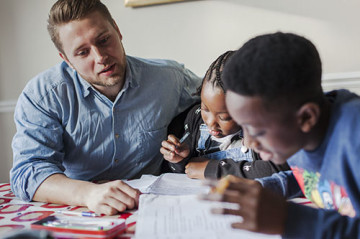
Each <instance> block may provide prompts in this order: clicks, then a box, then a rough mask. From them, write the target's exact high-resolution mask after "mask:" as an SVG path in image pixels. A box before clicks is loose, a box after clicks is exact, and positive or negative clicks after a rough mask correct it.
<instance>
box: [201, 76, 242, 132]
mask: <svg viewBox="0 0 360 239" xmlns="http://www.w3.org/2000/svg"><path fill="white" fill-rule="evenodd" d="M201 117H202V119H203V120H204V122H205V124H206V125H207V127H208V128H209V133H210V134H211V135H213V136H215V137H217V138H222V137H224V136H227V135H230V134H234V133H236V132H237V131H239V130H240V126H238V125H237V124H236V123H235V121H234V120H233V119H232V118H231V116H230V114H229V112H228V111H227V109H226V105H225V94H224V92H223V91H222V89H221V88H219V87H213V85H212V84H211V83H208V82H204V84H203V87H202V90H201Z"/></svg>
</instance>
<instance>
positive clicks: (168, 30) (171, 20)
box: [0, 0, 360, 182]
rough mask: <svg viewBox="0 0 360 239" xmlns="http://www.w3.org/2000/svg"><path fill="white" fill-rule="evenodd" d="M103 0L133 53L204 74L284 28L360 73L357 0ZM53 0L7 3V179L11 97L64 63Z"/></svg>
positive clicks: (1, 165) (0, 88) (1, 28)
mask: <svg viewBox="0 0 360 239" xmlns="http://www.w3.org/2000/svg"><path fill="white" fill-rule="evenodd" d="M103 1H104V3H105V4H106V5H107V6H108V7H109V9H110V11H111V13H112V14H113V17H114V19H115V20H116V22H117V23H118V25H119V27H120V30H121V32H122V34H123V37H124V39H123V44H124V47H125V49H126V52H127V53H128V54H130V55H134V56H141V57H154V58H170V59H175V60H177V61H179V62H182V63H185V65H186V66H187V67H188V68H190V69H192V70H193V71H194V72H195V73H197V74H198V75H203V74H204V73H205V71H206V69H207V67H208V66H209V65H210V63H211V62H212V61H213V60H214V59H215V58H216V57H217V56H218V55H220V54H221V53H223V52H224V51H226V50H229V49H237V48H238V47H240V46H241V45H242V44H243V43H244V42H245V41H247V40H248V39H249V38H251V37H253V36H256V35H258V34H262V33H268V32H274V31H279V30H280V31H287V32H294V33H298V34H301V35H304V36H305V37H307V38H309V39H310V40H312V41H313V42H314V44H315V45H316V46H317V47H318V50H319V52H320V55H321V56H322V61H323V69H324V73H326V74H329V73H338V72H340V73H341V72H359V71H360V44H359V42H360V28H359V27H358V26H357V23H359V22H360V14H358V12H357V11H358V9H360V1H358V0H347V1H338V0H317V1H311V0H303V1H291V0H290V1H289V0H272V1H268V0H257V1H253V0H201V1H190V2H183V3H176V4H168V5H160V6H152V7H145V8H136V9H133V8H125V7H124V1H123V0H103ZM54 2H55V1H53V0H31V1H26V0H1V1H0V34H1V35H0V133H1V134H0V135H1V138H0V155H1V156H0V182H7V181H8V171H9V168H10V167H11V160H12V152H11V146H10V144H11V138H12V136H13V134H14V132H15V127H14V124H13V122H12V110H11V108H12V106H13V103H12V102H14V101H15V100H16V99H17V97H18V95H19V94H20V92H21V90H22V89H23V87H24V86H25V84H26V82H27V81H28V80H29V79H30V78H31V77H33V76H35V75H36V74H37V73H38V72H40V71H43V70H45V69H46V68H48V67H50V66H52V65H54V64H56V63H57V62H59V61H60V58H59V56H58V55H57V52H56V50H55V48H54V47H53V45H52V42H51V41H50V38H49V37H48V35H47V32H46V20H47V14H48V11H49V9H50V7H51V5H52V4H53V3H54ZM7 105H9V106H10V107H9V108H7V107H6V106H7ZM9 109H10V110H9Z"/></svg>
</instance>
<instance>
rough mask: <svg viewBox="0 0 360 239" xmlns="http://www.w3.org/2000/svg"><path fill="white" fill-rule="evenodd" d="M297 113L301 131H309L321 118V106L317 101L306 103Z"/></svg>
mask: <svg viewBox="0 0 360 239" xmlns="http://www.w3.org/2000/svg"><path fill="white" fill-rule="evenodd" d="M296 115H297V119H298V125H299V126H300V129H301V131H302V132H304V133H308V132H310V131H311V129H312V128H313V127H314V126H315V125H316V123H317V122H318V120H319V117H320V107H319V105H318V104H315V103H306V104H304V105H302V106H301V107H300V109H299V110H298V111H297V114H296Z"/></svg>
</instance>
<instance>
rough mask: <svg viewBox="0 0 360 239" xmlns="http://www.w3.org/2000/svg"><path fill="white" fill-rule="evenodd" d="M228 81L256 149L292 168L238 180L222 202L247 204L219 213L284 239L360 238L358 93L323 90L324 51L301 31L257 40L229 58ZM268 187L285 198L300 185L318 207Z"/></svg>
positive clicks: (234, 111) (229, 100) (235, 111)
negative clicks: (253, 179) (236, 218)
mask: <svg viewBox="0 0 360 239" xmlns="http://www.w3.org/2000/svg"><path fill="white" fill-rule="evenodd" d="M223 79H224V85H225V89H226V90H227V95H226V104H227V107H228V110H229V113H230V115H231V116H232V117H233V119H234V120H235V121H236V122H237V123H238V124H239V125H241V126H242V127H243V129H244V133H245V137H247V139H248V140H249V143H250V146H251V147H252V148H253V149H255V151H257V152H258V153H260V156H261V158H262V159H263V160H271V161H272V162H274V163H276V164H281V163H284V162H286V161H287V162H288V164H289V165H290V167H291V168H292V173H288V174H287V173H284V172H280V173H278V174H274V175H272V176H271V177H267V178H262V179H260V180H258V181H252V180H247V179H240V178H235V177H232V178H230V185H229V187H228V190H226V191H225V193H224V194H223V195H222V201H227V202H236V203H238V204H239V205H240V209H239V210H229V209H221V210H215V211H217V212H218V213H223V214H235V215H240V216H242V219H243V220H242V221H241V222H239V223H234V224H233V227H235V228H241V229H246V230H250V231H256V232H262V233H270V234H282V236H283V237H284V238H360V232H359V228H360V218H359V216H358V215H359V213H360V174H359V173H358V172H357V171H358V169H359V168H360V160H359V155H360V141H359V136H360V124H359V119H360V99H359V97H358V96H357V95H355V94H352V93H350V92H349V91H346V90H337V91H333V92H330V93H328V94H324V93H323V91H322V87H321V61H320V57H319V54H318V52H317V50H316V48H315V46H314V45H313V44H312V43H311V42H310V41H309V40H307V39H305V38H303V37H301V36H297V35H294V34H285V33H275V34H268V35H262V36H258V37H256V38H254V39H251V40H250V41H248V42H247V43H246V44H245V45H244V46H243V47H241V48H240V49H239V50H238V51H237V52H236V53H235V54H234V55H233V57H232V58H231V59H230V60H229V62H228V64H227V65H226V66H225V69H224V75H223ZM294 179H296V181H297V184H296V183H294V182H295V181H294ZM260 184H261V185H262V186H263V187H261V185H260ZM299 186H300V187H299ZM268 189H272V190H273V189H277V191H278V192H281V193H282V195H283V196H286V197H292V196H295V195H298V193H299V191H300V189H301V191H302V193H303V194H304V195H305V196H306V197H307V198H308V199H310V200H311V201H312V202H314V203H315V204H316V205H317V206H318V207H319V209H315V208H311V207H307V206H303V205H298V204H294V203H291V202H287V201H286V199H285V198H283V197H282V196H280V195H278V194H275V193H273V192H271V191H270V190H268Z"/></svg>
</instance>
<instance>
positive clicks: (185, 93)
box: [178, 67, 201, 114]
mask: <svg viewBox="0 0 360 239" xmlns="http://www.w3.org/2000/svg"><path fill="white" fill-rule="evenodd" d="M182 75H183V76H182V78H183V82H182V83H183V88H182V92H181V96H180V101H179V105H178V114H179V113H180V112H183V111H184V110H186V109H187V108H188V107H190V106H191V105H193V104H195V103H197V102H200V97H199V96H197V95H195V93H196V89H197V88H198V87H199V85H200V84H201V78H200V77H198V76H197V75H195V74H194V73H193V72H191V71H190V70H188V69H186V68H185V67H183V70H182Z"/></svg>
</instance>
